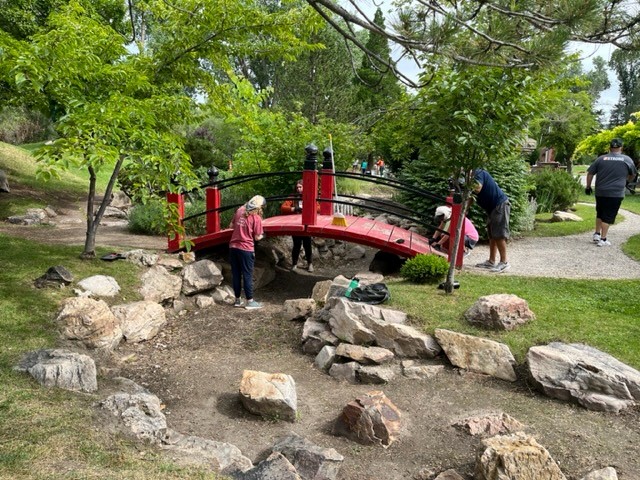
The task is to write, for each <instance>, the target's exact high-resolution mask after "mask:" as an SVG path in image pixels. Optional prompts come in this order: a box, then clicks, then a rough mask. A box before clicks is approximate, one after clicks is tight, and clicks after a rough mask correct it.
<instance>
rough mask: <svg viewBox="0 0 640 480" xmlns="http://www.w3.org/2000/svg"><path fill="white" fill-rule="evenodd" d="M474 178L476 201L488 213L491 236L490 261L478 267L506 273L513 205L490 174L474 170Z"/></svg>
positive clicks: (508, 266) (488, 226)
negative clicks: (510, 218) (498, 257)
mask: <svg viewBox="0 0 640 480" xmlns="http://www.w3.org/2000/svg"><path fill="white" fill-rule="evenodd" d="M473 176H474V180H475V182H476V184H475V186H474V188H473V191H474V192H475V197H476V201H477V202H478V205H480V206H481V207H482V208H483V209H484V211H485V212H487V216H488V221H487V233H488V235H489V260H486V261H484V262H482V263H479V264H477V265H476V267H480V268H487V269H489V270H491V271H492V272H495V273H500V272H504V271H505V270H508V269H509V268H510V267H511V265H509V261H508V260H507V240H508V239H509V235H510V230H509V216H510V214H511V203H509V197H507V195H506V194H505V193H504V192H503V191H502V190H501V189H500V187H499V186H498V184H497V183H496V181H495V180H494V179H493V177H492V176H491V175H490V174H489V172H487V171H486V170H474V172H473ZM497 254H499V255H500V261H499V262H498V263H496V255H497Z"/></svg>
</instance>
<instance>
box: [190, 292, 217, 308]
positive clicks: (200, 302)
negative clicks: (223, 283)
mask: <svg viewBox="0 0 640 480" xmlns="http://www.w3.org/2000/svg"><path fill="white" fill-rule="evenodd" d="M194 300H195V302H196V306H197V307H198V308H209V307H213V306H214V305H215V304H216V302H215V301H214V300H213V298H212V297H210V296H208V295H195V296H194Z"/></svg>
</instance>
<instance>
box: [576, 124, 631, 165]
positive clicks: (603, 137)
mask: <svg viewBox="0 0 640 480" xmlns="http://www.w3.org/2000/svg"><path fill="white" fill-rule="evenodd" d="M638 114H640V112H638ZM638 114H634V116H635V117H637V116H638ZM614 138H621V139H622V141H623V142H624V149H623V152H624V153H625V154H626V155H629V156H630V157H631V158H632V159H634V161H636V162H637V161H638V158H639V157H640V124H638V122H631V121H629V122H627V123H626V124H624V125H619V126H617V127H613V128H612V129H610V130H603V131H601V132H598V133H596V134H594V135H591V136H589V137H587V138H585V139H584V140H582V141H581V142H580V143H579V144H578V146H577V147H576V151H575V153H574V157H575V158H576V161H579V160H582V161H584V163H588V164H590V163H591V162H593V161H594V160H595V159H596V157H597V156H599V155H603V154H605V153H607V152H608V151H609V142H611V140H612V139H614ZM585 160H586V161H585Z"/></svg>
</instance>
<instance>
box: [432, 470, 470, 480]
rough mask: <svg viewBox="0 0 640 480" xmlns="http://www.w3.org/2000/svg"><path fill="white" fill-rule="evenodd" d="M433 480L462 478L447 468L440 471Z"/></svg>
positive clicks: (458, 479) (461, 479)
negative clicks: (444, 470)
mask: <svg viewBox="0 0 640 480" xmlns="http://www.w3.org/2000/svg"><path fill="white" fill-rule="evenodd" d="M433 480H464V478H462V477H461V476H460V474H459V473H458V472H456V471H455V470H454V469H449V470H447V471H446V472H442V473H441V474H440V475H438V476H437V477H436V478H434V479H433Z"/></svg>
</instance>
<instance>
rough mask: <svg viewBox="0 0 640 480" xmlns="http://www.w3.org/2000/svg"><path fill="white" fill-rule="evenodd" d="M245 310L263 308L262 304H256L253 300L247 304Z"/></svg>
mask: <svg viewBox="0 0 640 480" xmlns="http://www.w3.org/2000/svg"><path fill="white" fill-rule="evenodd" d="M244 308H245V309H246V310H257V309H259V308H262V304H261V303H258V302H256V301H255V300H251V301H250V302H247V304H246V305H245V306H244Z"/></svg>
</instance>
